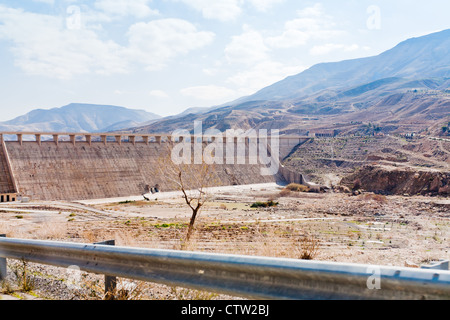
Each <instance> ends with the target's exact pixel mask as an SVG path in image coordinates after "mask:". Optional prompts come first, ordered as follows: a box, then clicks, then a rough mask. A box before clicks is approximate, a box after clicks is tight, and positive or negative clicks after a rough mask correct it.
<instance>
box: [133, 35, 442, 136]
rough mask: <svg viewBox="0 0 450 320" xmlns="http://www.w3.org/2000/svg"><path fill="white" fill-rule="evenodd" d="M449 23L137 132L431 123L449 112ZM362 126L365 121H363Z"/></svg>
mask: <svg viewBox="0 0 450 320" xmlns="http://www.w3.org/2000/svg"><path fill="white" fill-rule="evenodd" d="M449 88H450V30H444V31H441V32H437V33H433V34H430V35H427V36H423V37H418V38H412V39H409V40H406V41H404V42H402V43H400V44H399V45H397V46H396V47H394V48H392V49H390V50H388V51H386V52H383V53H381V54H380V55H377V56H373V57H367V58H361V59H353V60H346V61H340V62H332V63H322V64H318V65H315V66H313V67H311V68H310V69H308V70H306V71H304V72H302V73H300V74H298V75H294V76H291V77H288V78H286V79H284V80H282V81H280V82H277V83H275V84H273V85H271V86H268V87H266V88H264V89H262V90H260V91H258V92H256V93H255V94H253V95H250V96H247V97H243V98H241V99H238V100H235V101H233V102H230V103H227V104H224V105H222V107H219V108H213V109H211V110H209V111H206V112H203V113H198V114H184V115H183V116H180V117H177V118H170V119H169V118H167V119H162V120H160V121H156V122H154V123H152V124H150V125H147V126H141V127H138V128H133V129H132V130H133V131H134V132H168V131H169V132H172V131H173V130H175V129H189V130H192V129H193V121H194V120H199V121H203V129H208V128H215V129H218V130H221V131H223V130H227V129H230V128H234V129H238V128H239V129H244V130H246V129H251V128H252V129H258V128H264V129H280V130H281V132H282V133H299V134H305V133H307V132H308V131H310V130H320V129H336V128H337V129H339V130H343V131H345V130H347V131H352V130H355V123H360V122H363V121H366V122H370V121H373V122H378V123H379V124H386V127H389V128H390V129H389V130H391V131H395V130H416V129H425V128H428V126H430V125H432V123H433V121H440V120H442V119H444V118H446V117H450V91H449V90H448V89H449ZM360 127H361V126H360Z"/></svg>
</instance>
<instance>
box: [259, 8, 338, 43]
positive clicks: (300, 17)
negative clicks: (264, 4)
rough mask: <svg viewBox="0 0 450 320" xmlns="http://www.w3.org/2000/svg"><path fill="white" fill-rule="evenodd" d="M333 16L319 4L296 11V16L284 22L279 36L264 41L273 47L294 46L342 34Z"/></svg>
mask: <svg viewBox="0 0 450 320" xmlns="http://www.w3.org/2000/svg"><path fill="white" fill-rule="evenodd" d="M342 34H343V31H341V30H339V29H338V28H337V26H336V23H335V22H334V21H333V18H332V17H331V16H329V15H327V14H325V13H324V10H323V7H322V5H321V4H316V5H314V6H312V7H307V8H305V9H303V10H299V11H298V12H297V18H295V19H293V20H289V21H287V22H286V23H285V26H284V31H283V33H282V34H281V35H279V36H274V37H269V38H267V40H266V42H267V44H268V45H270V46H271V47H274V48H294V47H298V46H302V45H305V44H306V43H308V41H311V40H324V39H330V38H334V37H337V36H339V35H342Z"/></svg>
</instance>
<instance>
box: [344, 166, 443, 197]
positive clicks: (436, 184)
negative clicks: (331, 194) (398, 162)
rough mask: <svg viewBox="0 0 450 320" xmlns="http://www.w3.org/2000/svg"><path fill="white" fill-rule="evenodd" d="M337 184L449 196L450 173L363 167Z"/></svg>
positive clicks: (368, 188) (375, 189) (389, 191)
mask: <svg viewBox="0 0 450 320" xmlns="http://www.w3.org/2000/svg"><path fill="white" fill-rule="evenodd" d="M341 184H342V185H345V186H347V187H349V188H354V187H355V185H357V187H359V188H361V189H362V190H365V191H369V192H374V193H378V194H386V195H404V194H407V195H416V194H421V195H450V173H449V172H441V171H437V170H413V169H408V168H398V167H387V166H364V167H363V168H361V169H360V170H357V171H356V172H355V173H354V174H351V175H349V176H347V177H345V178H344V179H343V180H342V182H341Z"/></svg>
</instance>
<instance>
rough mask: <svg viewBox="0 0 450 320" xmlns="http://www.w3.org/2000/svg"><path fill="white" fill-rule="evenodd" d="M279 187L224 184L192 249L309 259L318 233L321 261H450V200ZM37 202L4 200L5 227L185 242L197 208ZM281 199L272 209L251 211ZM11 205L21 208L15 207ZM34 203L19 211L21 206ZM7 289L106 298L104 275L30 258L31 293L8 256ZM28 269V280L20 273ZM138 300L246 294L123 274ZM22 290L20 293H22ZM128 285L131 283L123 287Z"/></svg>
mask: <svg viewBox="0 0 450 320" xmlns="http://www.w3.org/2000/svg"><path fill="white" fill-rule="evenodd" d="M281 189H282V187H280V186H276V185H264V186H261V185H260V186H257V187H256V186H255V187H250V186H245V187H241V188H239V187H230V188H223V189H221V190H215V191H214V194H213V196H212V198H211V200H210V202H209V203H208V205H207V206H205V208H204V210H203V211H202V212H201V214H200V216H199V218H198V220H197V222H196V232H195V234H194V238H193V240H192V242H191V244H190V247H189V249H190V250H195V251H201V252H219V253H238V254H245V255H262V256H272V257H283V258H299V257H300V255H301V253H302V250H303V249H302V246H301V240H302V239H306V238H309V239H315V240H316V241H317V243H318V250H317V252H316V254H315V256H314V259H315V260H322V261H338V262H351V263H364V264H378V265H394V266H401V267H405V266H406V267H420V266H421V265H423V264H427V263H429V262H430V261H434V260H440V259H450V254H449V250H450V245H449V244H450V241H449V238H450V199H448V198H437V197H423V196H417V197H402V196H389V197H384V196H377V195H373V194H366V193H363V194H361V195H358V196H351V195H349V194H344V193H322V194H315V193H290V194H287V196H280V191H281ZM117 200H118V199H113V200H112V201H105V200H101V201H97V202H95V201H93V202H92V203H90V204H88V203H83V205H82V206H80V205H79V204H77V205H74V204H72V203H65V204H64V203H40V202H39V203H33V204H27V205H26V206H25V205H24V204H20V203H18V204H16V205H15V206H14V207H13V206H1V207H0V233H7V235H8V237H12V238H25V239H40V240H57V241H66V242H82V243H93V242H99V241H104V240H109V239H115V240H116V243H117V245H120V246H130V247H146V248H155V249H179V247H180V244H181V240H180V239H182V238H183V237H184V235H185V233H186V225H187V223H188V221H189V216H190V212H189V209H186V206H185V205H183V202H182V199H181V198H180V197H179V195H172V196H168V195H167V196H165V197H163V196H161V194H160V195H158V200H156V199H152V200H151V201H141V200H139V199H137V200H134V201H128V202H122V203H119V202H121V201H122V200H121V201H119V202H117ZM268 200H273V201H274V202H276V203H278V205H277V206H275V207H272V208H257V209H255V208H251V204H253V203H255V202H256V201H268ZM7 209H15V210H16V211H14V210H7ZM19 209H20V210H24V211H23V212H22V211H21V212H18V211H17V210H19ZM8 262H9V269H8V270H9V273H8V279H7V281H6V284H5V283H4V284H3V285H2V287H1V288H0V290H2V291H0V293H1V292H3V294H7V295H8V296H9V297H11V296H13V297H14V296H16V297H22V298H25V299H53V300H91V299H92V300H96V299H103V298H104V293H103V288H104V283H103V281H104V277H103V276H100V275H92V274H86V273H81V274H80V273H75V274H74V273H73V271H71V270H68V269H64V268H55V267H49V266H43V265H36V264H31V263H30V264H27V268H26V270H27V275H28V277H31V279H32V281H31V283H32V284H31V290H30V291H29V292H28V293H27V294H23V293H21V292H23V291H24V290H23V288H22V286H23V281H20V279H19V278H20V275H21V272H22V271H23V268H22V267H23V264H22V262H20V261H13V260H8ZM18 275H19V277H18ZM118 288H119V289H122V288H123V289H125V290H126V291H127V292H128V296H121V297H116V298H121V299H132V300H183V299H186V300H209V299H217V300H222V299H240V298H233V297H229V296H225V295H217V294H211V293H206V292H200V291H196V290H188V289H182V288H171V287H167V286H164V285H158V284H151V283H141V282H132V281H128V280H125V279H119V283H118ZM14 292H15V293H14ZM121 292H122V293H123V292H125V291H124V290H122V291H121Z"/></svg>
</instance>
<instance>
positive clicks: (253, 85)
mask: <svg viewBox="0 0 450 320" xmlns="http://www.w3.org/2000/svg"><path fill="white" fill-rule="evenodd" d="M303 70H305V68H304V67H301V66H287V65H284V64H282V63H280V62H276V61H270V60H266V61H263V62H260V63H258V64H256V65H254V66H253V67H252V68H250V69H248V70H245V71H242V72H239V73H237V74H235V75H233V76H231V77H229V78H228V82H229V83H231V84H233V85H235V86H237V87H238V88H240V91H239V94H240V95H249V94H253V93H255V92H256V91H258V90H260V89H262V88H264V87H267V86H269V85H271V84H273V83H275V82H278V81H280V80H283V79H284V78H286V77H288V76H291V75H294V74H297V73H300V72H302V71H303Z"/></svg>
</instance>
